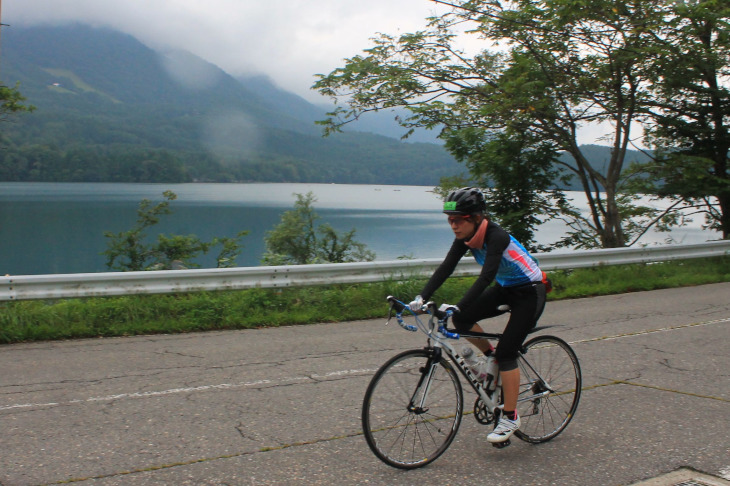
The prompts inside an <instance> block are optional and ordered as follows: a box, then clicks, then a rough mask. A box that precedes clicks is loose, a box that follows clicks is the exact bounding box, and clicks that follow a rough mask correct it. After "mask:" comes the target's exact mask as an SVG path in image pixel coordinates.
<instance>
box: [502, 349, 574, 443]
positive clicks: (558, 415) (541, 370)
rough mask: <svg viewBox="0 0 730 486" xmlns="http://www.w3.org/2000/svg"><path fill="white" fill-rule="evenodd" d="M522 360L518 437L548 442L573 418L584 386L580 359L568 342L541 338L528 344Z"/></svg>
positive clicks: (531, 440)
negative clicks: (520, 421) (520, 422)
mask: <svg viewBox="0 0 730 486" xmlns="http://www.w3.org/2000/svg"><path fill="white" fill-rule="evenodd" d="M525 349H526V350H527V351H526V352H525V355H524V356H522V357H521V359H520V361H519V365H520V375H521V379H522V384H521V385H520V386H521V388H520V390H521V391H520V396H519V397H518V405H517V408H518V413H519V414H520V417H521V419H522V425H521V427H520V430H519V431H518V432H517V433H516V435H517V436H518V437H520V438H521V439H523V440H526V441H528V442H544V441H547V440H550V439H552V438H553V437H555V436H557V435H558V434H559V433H560V432H562V430H563V429H565V427H566V426H567V425H568V423H569V422H570V420H571V419H572V418H573V414H574V413H575V409H576V408H577V406H578V400H579V399H580V388H581V384H582V380H581V373H580V366H579V364H578V359H577V357H576V356H575V353H574V352H573V350H572V349H570V346H569V345H568V344H567V343H565V341H563V340H561V339H559V338H555V337H553V336H540V337H537V338H534V339H532V340H531V341H529V342H528V343H526V344H525Z"/></svg>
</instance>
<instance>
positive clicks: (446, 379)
mask: <svg viewBox="0 0 730 486" xmlns="http://www.w3.org/2000/svg"><path fill="white" fill-rule="evenodd" d="M434 353H435V350H434V349H433V348H426V349H413V350H410V351H405V352H403V353H400V354H398V355H396V356H394V357H393V358H391V359H390V360H388V361H387V362H386V363H385V364H384V365H383V366H381V367H380V369H379V370H378V371H377V372H376V373H375V375H374V376H373V378H372V380H371V381H370V384H369V385H368V388H367V391H366V392H365V398H364V400H363V406H362V427H363V432H364V435H365V439H366V441H367V443H368V446H369V447H370V449H371V450H372V451H373V453H374V454H375V455H376V456H377V457H378V458H379V459H380V460H382V461H383V462H385V463H386V464H388V465H390V466H393V467H396V468H400V469H415V468H418V467H423V466H425V465H426V464H429V463H430V462H433V461H434V460H435V459H436V458H438V457H439V456H440V455H441V454H443V453H444V452H445V451H446V449H448V447H449V445H451V442H452V441H453V440H454V437H455V436H456V432H457V431H458V429H459V425H460V424H461V418H462V415H463V409H464V395H463V390H462V387H461V382H460V381H459V377H458V375H457V373H456V372H455V371H454V368H453V367H452V366H451V364H450V363H449V362H447V361H446V360H445V359H443V358H439V359H438V361H434V360H435V359H436V358H434ZM430 363H433V364H434V366H433V371H434V372H433V374H432V375H431V381H430V384H429V386H428V387H427V388H428V392H427V395H426V402H425V403H424V404H423V407H422V408H418V407H413V406H411V402H412V401H413V400H412V398H415V401H417V403H418V404H420V399H421V398H422V390H423V389H424V387H419V382H421V381H422V377H424V373H425V372H426V371H427V365H429V364H430ZM419 388H420V389H421V391H419V392H418V395H419V396H417V397H414V394H416V392H417V390H419Z"/></svg>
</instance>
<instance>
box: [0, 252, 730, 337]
mask: <svg viewBox="0 0 730 486" xmlns="http://www.w3.org/2000/svg"><path fill="white" fill-rule="evenodd" d="M550 278H551V279H552V281H553V287H554V291H553V292H552V293H550V294H549V295H548V298H549V300H559V299H572V298H579V297H591V296H597V295H609V294H618V293H625V292H634V291H641V290H654V289H661V288H670V287H682V286H691V285H701V284H708V283H717V282H728V281H730V256H725V257H717V258H708V259H696V260H684V261H674V262H664V263H654V264H636V265H615V266H603V267H596V268H585V269H576V270H571V271H560V272H552V273H551V274H550ZM472 281H473V278H462V279H450V280H449V281H447V283H446V284H444V286H443V287H442V288H441V289H439V291H438V293H437V294H436V295H435V296H434V300H436V301H437V302H457V301H458V300H459V299H460V298H461V296H462V295H463V293H464V292H465V291H466V289H468V288H469V286H470V285H471V283H472ZM422 286H423V281H422V280H417V279H413V280H407V281H386V282H381V283H371V284H357V285H332V286H322V287H307V288H286V289H251V290H242V291H227V292H197V293H189V294H170V295H137V296H124V297H98V298H87V299H64V300H56V301H18V302H7V303H2V304H0V344H9V343H18V342H29V341H44V340H58V339H77V338H91V337H111V336H131V335H138V334H160V333H166V334H171V333H183V332H194V331H210V330H221V329H251V328H260V327H272V326H284V325H298V324H309V323H317V322H338V321H348V320H357V319H369V318H376V317H384V316H385V315H386V313H387V305H386V304H385V297H386V296H387V295H395V296H398V297H400V298H402V299H403V300H409V299H410V298H412V297H413V296H415V295H416V294H417V293H418V292H419V291H420V290H421V287H422Z"/></svg>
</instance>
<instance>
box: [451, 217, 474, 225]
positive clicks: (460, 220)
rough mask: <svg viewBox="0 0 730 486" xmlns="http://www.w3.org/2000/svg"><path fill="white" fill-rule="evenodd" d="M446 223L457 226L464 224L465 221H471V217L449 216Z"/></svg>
mask: <svg viewBox="0 0 730 486" xmlns="http://www.w3.org/2000/svg"><path fill="white" fill-rule="evenodd" d="M447 221H448V222H449V224H450V225H451V224H455V225H457V226H458V225H460V224H462V223H464V222H465V221H471V216H449V217H448V218H447Z"/></svg>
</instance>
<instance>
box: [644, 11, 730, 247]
mask: <svg viewBox="0 0 730 486" xmlns="http://www.w3.org/2000/svg"><path fill="white" fill-rule="evenodd" d="M728 19H730V5H729V4H728V3H727V2H720V1H691V2H671V16H669V17H668V20H667V22H666V25H665V26H664V29H663V31H662V32H661V33H660V35H658V36H657V38H656V40H655V42H656V44H657V47H656V49H655V51H656V52H657V55H656V58H655V60H654V62H653V64H652V66H651V67H652V68H653V69H652V70H651V71H652V72H653V73H654V76H653V77H652V82H653V84H652V90H651V92H652V95H653V97H652V99H651V105H650V110H649V115H650V117H651V120H652V121H653V123H652V125H651V126H648V127H647V140H648V141H649V143H651V144H652V146H654V147H656V149H657V157H656V160H655V161H654V162H653V163H648V164H646V165H644V166H643V167H641V169H642V170H644V171H645V172H647V173H649V174H650V175H651V177H650V178H645V179H641V180H640V183H641V184H639V188H640V189H641V190H644V191H648V192H651V193H653V194H658V195H660V196H663V197H668V198H673V200H675V201H677V202H681V203H682V204H683V205H684V206H685V208H687V209H688V210H691V211H694V212H695V213H699V214H703V215H704V216H705V223H706V228H710V229H714V230H718V231H721V232H722V236H723V238H725V239H727V238H730V163H728V162H729V161H728V156H729V151H730V22H728Z"/></svg>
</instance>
